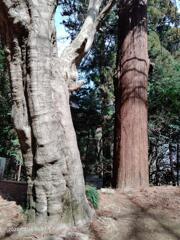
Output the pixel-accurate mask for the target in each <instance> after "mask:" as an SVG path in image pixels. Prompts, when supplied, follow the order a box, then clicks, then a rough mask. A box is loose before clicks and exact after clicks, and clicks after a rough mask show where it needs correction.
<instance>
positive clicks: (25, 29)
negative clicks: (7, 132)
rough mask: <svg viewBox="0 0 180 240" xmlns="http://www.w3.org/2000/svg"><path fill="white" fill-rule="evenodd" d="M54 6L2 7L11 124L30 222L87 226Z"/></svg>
mask: <svg viewBox="0 0 180 240" xmlns="http://www.w3.org/2000/svg"><path fill="white" fill-rule="evenodd" d="M55 3H56V1H54V0H48V1H34V0H32V1H6V0H4V1H1V2H0V22H1V23H0V25H1V31H3V36H4V39H5V43H6V52H7V54H8V63H9V70H10V79H11V84H12V97H13V118H14V123H15V127H16V130H17V133H18V136H19V139H20V143H21V147H22V152H23V157H24V160H25V165H26V169H27V176H28V204H29V208H30V211H31V217H32V220H37V221H39V222H44V221H45V222H46V221H47V220H48V221H50V222H51V221H52V222H53V223H55V222H63V223H70V224H80V223H85V222H87V221H88V220H89V219H90V217H91V210H90V208H89V205H88V203H87V201H86V197H85V190H84V179H83V172H82V167H81V161H80V157H79V151H78V148H77V143H76V136H75V132H74V128H73V124H72V120H71V114H70V108H69V91H68V86H67V84H66V83H65V80H66V79H65V77H64V76H62V71H61V68H60V66H61V64H62V62H60V60H59V59H58V57H57V47H56V36H55V29H54V23H53V14H54V11H55Z"/></svg>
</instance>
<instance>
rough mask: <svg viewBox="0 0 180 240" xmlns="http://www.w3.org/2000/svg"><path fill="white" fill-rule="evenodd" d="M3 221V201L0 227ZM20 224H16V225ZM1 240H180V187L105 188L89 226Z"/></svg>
mask: <svg viewBox="0 0 180 240" xmlns="http://www.w3.org/2000/svg"><path fill="white" fill-rule="evenodd" d="M8 209H9V210H10V207H8ZM8 216H9V218H10V215H8ZM18 216H19V215H18ZM13 219H14V217H13ZM16 219H17V218H16ZM2 221H3V220H2V219H1V201H0V225H1V224H2ZM8 221H9V224H10V222H11V221H10V220H8ZM12 222H13V221H12ZM20 222H21V221H19V222H16V226H17V225H18V224H20ZM14 224H15V223H14ZM12 225H13V224H10V226H12ZM27 226H28V225H26V226H25V227H27ZM31 227H32V226H31ZM27 228H28V227H27ZM2 239H3V240H35V239H38V240H39V239H41V240H180V188H177V187H151V188H149V189H146V190H141V191H129V192H118V191H114V190H109V189H103V190H101V191H100V206H99V209H98V210H97V212H96V216H95V217H94V219H93V221H92V223H91V225H90V227H88V226H84V227H83V228H71V229H68V228H66V227H63V226H61V227H60V226H59V228H56V229H55V228H52V229H51V230H49V229H48V232H47V231H45V232H41V233H40V232H37V231H34V232H32V231H31V232H27V231H24V232H19V233H15V234H8V236H6V237H4V238H2V235H1V237H0V240H2Z"/></svg>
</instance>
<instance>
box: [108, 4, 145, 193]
mask: <svg viewBox="0 0 180 240" xmlns="http://www.w3.org/2000/svg"><path fill="white" fill-rule="evenodd" d="M146 25H147V1H146V0H131V1H129V0H123V1H121V2H120V8H119V53H118V74H117V80H116V81H115V95H116V96H115V97H116V123H115V151H114V180H113V184H114V185H115V186H117V187H118V188H122V189H128V188H133V189H134V188H135V189H136V188H141V187H147V186H148V137H147V78H148V69H149V59H148V48H147V26H146Z"/></svg>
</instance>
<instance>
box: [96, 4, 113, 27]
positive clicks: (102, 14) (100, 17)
mask: <svg viewBox="0 0 180 240" xmlns="http://www.w3.org/2000/svg"><path fill="white" fill-rule="evenodd" d="M115 3H116V0H109V2H108V3H107V5H106V6H105V7H104V8H103V9H102V11H101V12H100V13H99V15H98V17H97V19H96V28H98V26H99V24H100V23H101V22H102V21H103V20H104V18H105V17H106V15H107V14H108V13H109V11H110V10H111V9H112V7H113V6H114V5H115Z"/></svg>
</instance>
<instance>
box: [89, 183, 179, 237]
mask: <svg viewBox="0 0 180 240" xmlns="http://www.w3.org/2000/svg"><path fill="white" fill-rule="evenodd" d="M92 229H93V232H94V233H95V236H96V238H94V239H96V240H180V188H177V187H151V188H149V189H147V190H142V191H136V192H135V191H134V192H131V191H129V192H125V193H122V192H114V193H109V194H107V193H101V201H100V208H99V210H98V211H97V218H96V219H95V220H94V221H93V223H92Z"/></svg>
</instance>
